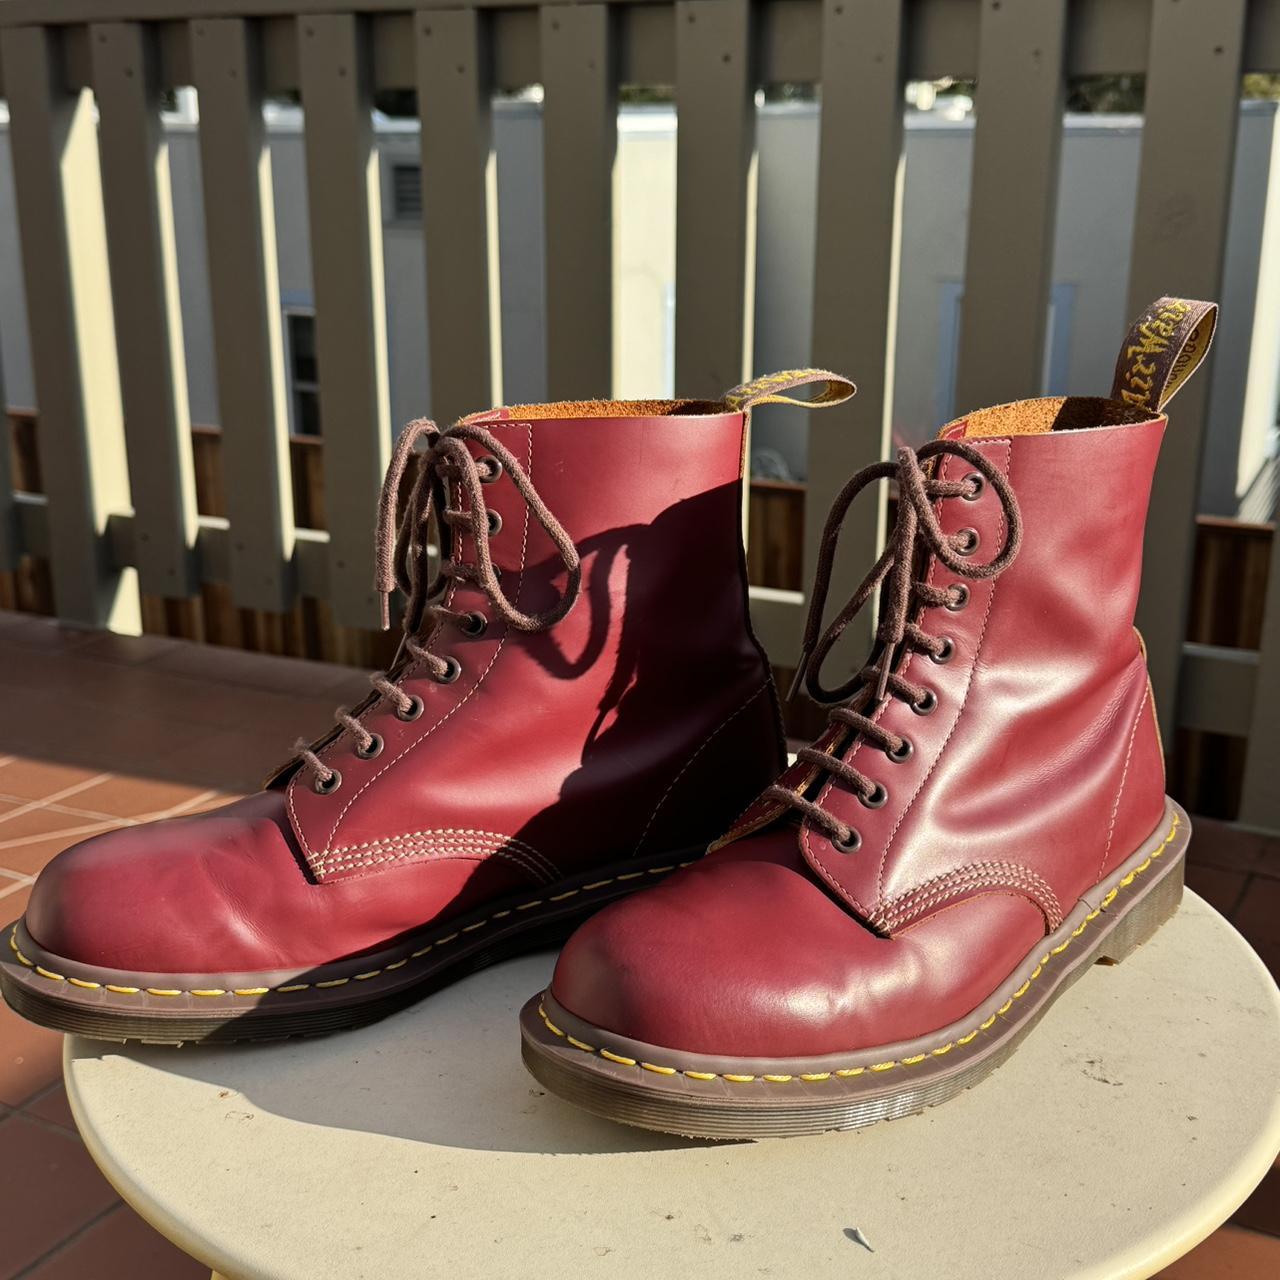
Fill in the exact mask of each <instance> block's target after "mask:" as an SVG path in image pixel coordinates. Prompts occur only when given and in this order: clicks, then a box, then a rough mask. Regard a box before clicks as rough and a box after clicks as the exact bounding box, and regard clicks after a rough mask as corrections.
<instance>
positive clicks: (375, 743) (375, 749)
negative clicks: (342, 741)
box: [356, 733, 386, 760]
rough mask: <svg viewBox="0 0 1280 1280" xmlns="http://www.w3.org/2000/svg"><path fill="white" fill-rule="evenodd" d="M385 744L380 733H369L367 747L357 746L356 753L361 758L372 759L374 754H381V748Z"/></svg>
mask: <svg viewBox="0 0 1280 1280" xmlns="http://www.w3.org/2000/svg"><path fill="white" fill-rule="evenodd" d="M385 745H386V744H385V743H384V742H383V740H382V735H381V734H380V733H371V734H370V735H369V745H368V746H367V747H357V748H356V755H358V756H359V757H360V759H361V760H372V759H373V758H374V757H375V756H380V755H381V754H382V748H383V747H384V746H385Z"/></svg>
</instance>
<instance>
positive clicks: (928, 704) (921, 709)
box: [911, 689, 938, 716]
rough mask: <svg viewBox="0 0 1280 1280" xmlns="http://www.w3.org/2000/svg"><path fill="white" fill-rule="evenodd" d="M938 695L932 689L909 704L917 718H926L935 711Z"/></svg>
mask: <svg viewBox="0 0 1280 1280" xmlns="http://www.w3.org/2000/svg"><path fill="white" fill-rule="evenodd" d="M937 707H938V695H937V694H936V693H935V692H934V691H933V690H932V689H926V690H925V691H924V697H923V698H919V699H917V700H916V701H915V702H913V703H912V704H911V710H912V711H914V712H915V713H916V715H918V716H927V715H930V714H932V713H933V712H934V711H936V710H937Z"/></svg>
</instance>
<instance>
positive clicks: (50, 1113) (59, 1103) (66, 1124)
mask: <svg viewBox="0 0 1280 1280" xmlns="http://www.w3.org/2000/svg"><path fill="white" fill-rule="evenodd" d="M22 1114H23V1115H24V1116H31V1117H33V1118H34V1119H36V1120H43V1121H44V1122H45V1123H46V1124H56V1125H57V1126H58V1128H60V1129H65V1130H66V1131H67V1132H68V1133H75V1132H76V1122H75V1120H74V1119H73V1117H72V1115H71V1103H70V1102H68V1101H67V1091H66V1089H65V1088H64V1087H63V1086H62V1085H61V1084H57V1085H55V1086H54V1087H53V1088H52V1089H46V1090H45V1092H44V1093H40V1094H37V1095H36V1096H35V1097H34V1098H32V1099H31V1101H30V1102H28V1103H27V1104H26V1106H24V1107H23V1108H22Z"/></svg>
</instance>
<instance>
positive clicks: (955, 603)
mask: <svg viewBox="0 0 1280 1280" xmlns="http://www.w3.org/2000/svg"><path fill="white" fill-rule="evenodd" d="M951 591H952V593H953V595H952V598H951V599H950V600H948V601H947V603H946V604H945V605H943V608H944V609H949V610H950V611H951V612H952V613H959V612H960V610H961V609H963V608H964V607H965V605H967V604H968V603H969V588H968V587H966V586H965V585H964V583H963V582H953V583H952V584H951Z"/></svg>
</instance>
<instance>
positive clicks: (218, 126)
mask: <svg viewBox="0 0 1280 1280" xmlns="http://www.w3.org/2000/svg"><path fill="white" fill-rule="evenodd" d="M191 63H192V71H193V73H194V79H195V84H196V90H197V92H198V94H199V98H200V162H201V171H202V176H203V185H204V209H205V230H206V236H207V241H208V243H207V248H208V255H209V289H210V299H211V302H212V306H213V339H214V351H215V358H216V363H217V376H218V405H219V409H220V413H221V417H222V454H223V466H224V467H225V468H226V473H227V475H228V476H230V477H232V478H233V483H231V484H229V485H227V513H228V517H229V519H230V522H231V591H232V596H233V597H234V599H235V601H236V604H237V605H239V606H240V607H241V608H244V609H263V610H267V611H271V612H282V611H283V610H285V609H286V608H288V607H289V606H290V605H291V604H292V601H293V598H294V588H295V581H294V573H293V546H294V537H295V534H294V520H293V492H292V489H291V486H290V480H289V440H288V415H287V412H286V409H285V380H284V355H283V349H282V343H281V335H280V326H281V312H280V286H279V279H278V271H277V268H276V235H275V220H274V213H273V201H272V194H271V162H270V156H269V154H268V152H267V144H266V136H265V133H264V130H263V124H262V75H261V50H260V49H259V47H258V41H257V31H256V29H255V28H254V27H252V26H251V25H250V24H249V23H247V22H245V21H243V20H241V19H239V18H220V19H216V20H215V19H204V18H201V19H197V20H195V21H194V22H192V24H191Z"/></svg>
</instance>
